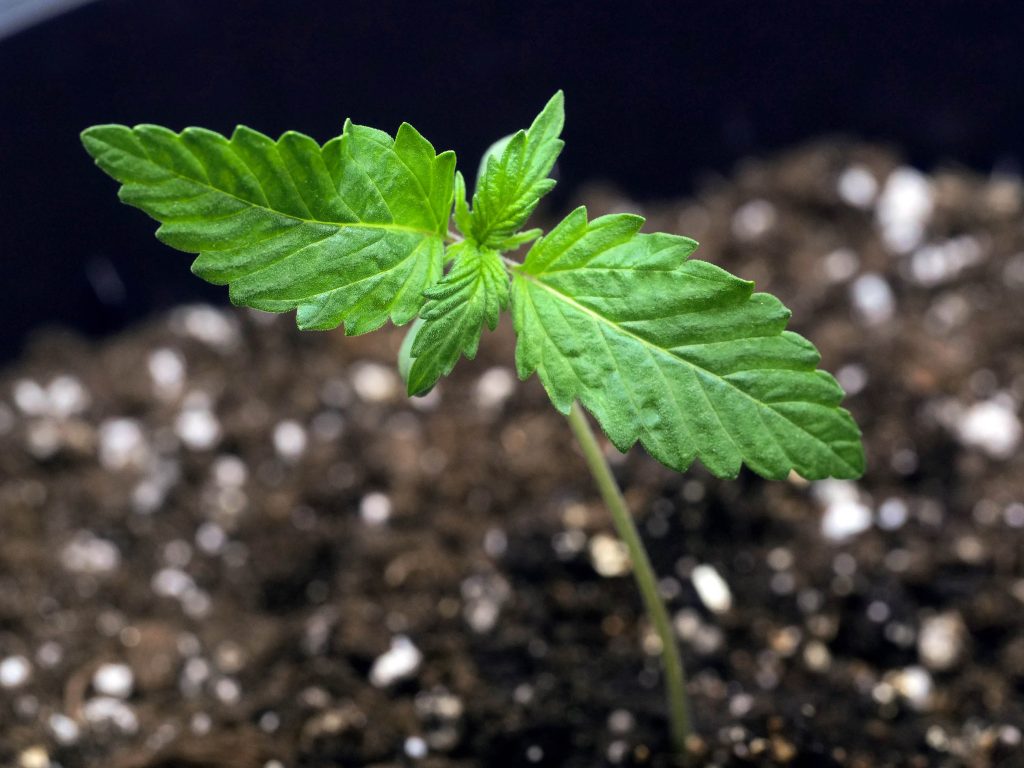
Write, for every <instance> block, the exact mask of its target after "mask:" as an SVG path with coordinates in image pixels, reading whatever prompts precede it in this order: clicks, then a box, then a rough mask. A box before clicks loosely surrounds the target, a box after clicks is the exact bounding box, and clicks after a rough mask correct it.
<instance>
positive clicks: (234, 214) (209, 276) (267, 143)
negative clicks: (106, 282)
mask: <svg viewBox="0 0 1024 768" xmlns="http://www.w3.org/2000/svg"><path fill="white" fill-rule="evenodd" d="M82 142H83V144H84V145H85V148H86V150H87V151H88V152H89V154H91V155H92V156H93V158H94V159H95V160H96V164H97V165H98V166H99V167H100V168H102V169H103V170H104V171H106V172H107V173H108V174H109V175H111V176H113V177H114V178H115V179H116V180H118V181H119V182H121V183H122V184H123V186H122V187H121V190H120V193H119V196H120V198H121V200H122V201H124V202H125V203H128V204H129V205H133V206H136V207H138V208H141V209H142V210H143V211H145V212H146V213H148V214H149V215H150V216H152V217H153V218H154V219H156V220H157V221H159V222H161V226H160V228H159V229H158V230H157V237H158V238H159V239H160V240H162V241H163V242H165V243H167V244H168V245H170V246H173V247H174V248H178V249H179V250H182V251H187V252H189V253H198V254H199V256H198V258H197V259H196V260H195V261H194V262H193V264H192V271H193V272H195V273H196V274H197V275H199V276H200V277H202V278H203V279H205V280H208V281H210V282H211V283H215V284H217V285H224V284H227V285H228V286H229V290H230V296H231V300H232V302H234V303H235V304H239V305H244V306H249V307H255V308H257V309H263V310H267V311H271V312H285V311H288V310H291V309H297V310H298V323H299V326H300V327H302V328H321V329H326V328H333V327H336V326H337V325H339V324H340V323H345V331H346V333H349V334H357V333H365V332H367V331H371V330H373V329H375V328H378V327H380V326H381V325H383V324H384V322H385V321H386V320H387V319H388V318H390V319H392V320H393V321H394V322H395V323H397V324H402V323H405V322H408V321H409V320H411V319H412V318H413V317H415V316H416V313H417V312H418V311H419V309H420V307H421V306H422V305H423V301H424V299H423V291H424V290H426V289H427V288H428V287H430V286H431V285H433V284H434V283H435V282H436V281H437V280H438V279H439V278H440V277H441V270H442V263H443V260H444V239H445V237H446V236H447V231H448V218H449V215H450V213H451V207H452V194H453V183H454V181H453V178H454V168H455V155H454V154H453V153H451V152H445V153H443V154H441V155H436V154H435V152H434V148H433V147H432V146H431V145H430V143H429V142H428V141H427V140H426V139H424V138H423V137H422V136H421V135H420V134H419V133H417V132H416V130H415V129H414V128H413V127H412V126H410V125H408V124H403V125H402V126H401V128H399V130H398V134H397V135H396V137H395V138H394V139H392V138H391V137H390V136H388V135H387V134H386V133H383V132H381V131H378V130H375V129H373V128H367V127H364V126H358V125H353V124H352V123H351V122H346V124H345V130H344V133H343V134H342V136H340V137H339V138H336V139H333V140H332V141H330V142H328V143H327V144H325V145H324V146H323V147H321V146H319V145H318V144H317V143H316V142H315V141H314V140H313V139H311V138H309V137H308V136H304V135H302V134H300V133H294V132H289V133H286V134H284V135H283V136H281V138H280V139H279V140H278V141H276V142H275V141H273V140H272V139H270V138H268V137H267V136H264V135H263V134H261V133H257V132H256V131H253V130H251V129H249V128H245V127H242V126H239V127H238V128H237V129H235V132H234V133H233V134H232V136H231V138H230V139H227V138H225V137H223V136H221V135H220V134H218V133H214V132H213V131H208V130H205V129H202V128H186V129H185V130H184V131H182V132H181V133H180V134H176V133H174V132H172V131H170V130H168V129H167V128H162V127H160V126H156V125H138V126H135V127H134V128H129V127H127V126H123V125H99V126H95V127H93V128H89V129H88V130H86V131H85V132H83V134H82Z"/></svg>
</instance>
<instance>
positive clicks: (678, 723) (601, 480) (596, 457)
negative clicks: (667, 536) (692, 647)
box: [569, 403, 690, 756]
mask: <svg viewBox="0 0 1024 768" xmlns="http://www.w3.org/2000/svg"><path fill="white" fill-rule="evenodd" d="M569 426H570V427H572V431H573V434H574V435H575V436H576V440H577V441H578V442H579V444H580V448H581V449H582V450H583V458H584V459H585V460H586V462H587V467H588V468H589V469H590V473H591V474H592V475H593V476H594V481H595V482H596V483H597V487H598V490H599V491H600V492H601V498H603V499H604V503H605V504H606V505H607V507H608V510H609V511H610V512H611V513H612V520H613V521H614V523H615V530H616V531H617V532H618V534H619V538H621V539H622V541H623V543H624V544H625V545H626V549H627V550H628V551H629V557H630V559H631V560H632V561H633V576H634V577H636V583H637V586H638V587H639V588H640V595H641V597H642V598H643V602H644V607H645V608H646V609H647V616H648V617H649V618H650V620H651V624H652V625H653V626H654V631H655V632H657V634H658V638H659V639H660V640H661V659H662V663H663V665H664V667H665V687H666V689H667V697H668V711H669V724H670V727H671V729H672V743H673V746H674V747H675V749H676V752H677V753H678V754H679V755H681V756H682V755H685V753H686V739H687V737H689V735H690V704H689V700H688V699H687V696H686V677H685V673H684V672H683V659H682V656H681V655H680V654H679V645H678V644H677V643H676V638H675V634H674V633H673V632H672V622H671V621H669V617H668V610H667V609H666V608H665V603H664V602H663V601H662V599H661V595H659V594H658V580H657V578H656V577H655V575H654V569H653V568H652V567H651V560H650V558H649V557H648V556H647V550H646V549H645V548H644V544H643V542H642V541H641V540H640V534H639V532H638V531H637V529H636V524H635V523H634V522H633V516H632V515H630V513H629V509H628V508H627V507H626V500H625V499H624V498H623V497H622V491H621V490H620V489H619V486H618V484H617V483H616V482H615V477H614V476H613V475H612V471H611V467H609V466H608V462H607V461H606V460H605V457H604V453H603V452H602V451H601V446H600V445H599V444H598V442H597V438H596V437H595V436H594V431H593V430H592V429H591V427H590V422H588V421H587V417H586V414H584V412H583V409H582V408H581V407H580V404H579V403H573V404H572V409H571V410H570V411H569Z"/></svg>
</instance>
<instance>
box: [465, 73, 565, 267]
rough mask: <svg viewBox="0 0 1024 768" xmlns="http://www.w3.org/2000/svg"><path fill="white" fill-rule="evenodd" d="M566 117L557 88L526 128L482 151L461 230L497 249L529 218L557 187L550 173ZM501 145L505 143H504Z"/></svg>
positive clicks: (560, 149)
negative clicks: (467, 217) (469, 211)
mask: <svg viewBox="0 0 1024 768" xmlns="http://www.w3.org/2000/svg"><path fill="white" fill-rule="evenodd" d="M564 122H565V111H564V99H563V96H562V92H561V91H559V92H558V93H556V94H555V95H554V96H553V97H551V100H550V101H549V102H548V103H547V106H545V107H544V109H543V111H541V113H540V114H539V115H538V116H537V118H536V119H535V120H534V121H533V124H532V125H531V126H530V127H529V128H528V129H527V130H525V131H519V132H518V133H515V134H513V135H512V136H510V137H506V138H504V139H502V140H501V141H500V142H498V143H497V144H496V145H495V146H494V147H493V151H491V152H489V156H488V155H485V156H484V161H483V162H482V164H481V165H482V168H481V172H480V175H479V177H478V178H477V184H476V190H475V191H474V193H473V210H472V214H471V221H470V222H469V224H468V226H466V227H464V228H463V227H460V231H462V232H463V234H465V235H467V236H469V237H471V238H472V239H474V240H476V242H478V243H480V244H481V245H484V246H486V247H489V248H498V247H499V245H500V244H501V243H502V241H505V240H507V239H508V238H510V237H511V236H512V235H513V234H514V233H515V232H516V230H517V229H519V227H521V226H522V225H523V224H524V223H525V222H526V220H527V218H529V216H530V214H531V213H533V210H534V209H535V208H536V207H537V203H539V202H540V199H541V198H542V197H543V196H544V195H546V194H547V193H548V192H550V191H551V188H552V187H554V186H555V180H554V179H551V178H548V174H549V173H551V169H552V168H553V167H554V165H555V160H557V159H558V155H559V153H560V152H561V151H562V146H563V145H564V142H563V141H562V140H561V139H560V138H558V136H559V134H560V133H561V132H562V125H563V123H564ZM502 145H504V146H502Z"/></svg>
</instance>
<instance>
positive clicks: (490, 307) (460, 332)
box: [406, 241, 509, 395]
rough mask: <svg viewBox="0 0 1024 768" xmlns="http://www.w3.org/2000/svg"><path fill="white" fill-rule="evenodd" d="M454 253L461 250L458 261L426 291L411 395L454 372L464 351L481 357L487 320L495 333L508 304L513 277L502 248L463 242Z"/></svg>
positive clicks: (469, 356)
mask: <svg viewBox="0 0 1024 768" xmlns="http://www.w3.org/2000/svg"><path fill="white" fill-rule="evenodd" d="M449 252H450V253H452V252H454V253H455V264H454V265H453V266H452V268H451V270H450V271H449V272H448V274H447V275H445V276H444V278H442V280H441V282H439V283H438V284H437V285H435V286H434V287H433V288H431V289H430V290H428V291H427V292H426V296H427V299H428V300H427V303H426V304H425V305H424V307H423V309H422V310H421V311H420V321H422V325H421V326H420V327H419V328H418V329H416V333H415V338H414V340H413V341H412V347H411V349H410V351H409V355H410V356H411V357H412V365H411V366H410V368H409V372H408V375H407V376H406V382H407V386H408V390H409V394H410V395H421V394H424V393H426V392H428V391H429V390H430V389H431V388H432V387H433V386H434V384H436V383H437V380H438V379H439V378H440V377H441V376H447V375H448V374H449V373H451V371H452V368H454V367H455V363H457V362H458V360H459V356H460V355H465V357H466V358H467V359H469V360H472V359H473V358H474V357H476V352H477V347H478V346H479V344H480V333H481V331H482V330H483V325H484V323H487V327H488V328H490V329H491V330H492V331H493V330H494V329H495V327H496V326H497V325H498V317H499V316H500V314H501V310H503V309H505V308H507V307H508V302H509V286H508V275H507V274H506V273H505V268H504V266H503V265H502V263H501V257H500V256H499V255H498V253H497V252H496V251H491V250H488V249H486V248H480V247H479V246H477V245H475V244H474V243H470V242H468V241H463V242H462V243H460V244H459V245H456V246H453V247H452V248H451V249H450V250H449ZM420 321H417V322H420ZM410 335H411V334H410Z"/></svg>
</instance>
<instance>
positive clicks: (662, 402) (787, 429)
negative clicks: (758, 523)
mask: <svg viewBox="0 0 1024 768" xmlns="http://www.w3.org/2000/svg"><path fill="white" fill-rule="evenodd" d="M642 223H643V219H641V218H640V217H638V216H630V215H621V214H620V215H612V216H603V217H601V218H599V219H595V220H594V221H592V222H590V223H588V222H587V215H586V210H585V209H583V208H579V209H577V210H576V211H574V212H573V213H571V214H570V215H569V216H568V217H567V218H566V219H565V220H564V221H563V222H562V223H561V224H559V225H558V227H556V228H555V229H554V230H552V232H551V233H550V234H548V235H547V236H546V237H544V238H543V239H541V240H539V241H538V242H537V243H535V244H534V246H533V248H532V249H531V250H530V252H529V254H527V257H526V260H525V262H524V264H523V266H522V267H521V268H519V269H517V270H516V272H515V274H514V278H513V287H512V312H513V319H514V323H515V328H516V332H517V334H518V336H519V339H518V344H517V347H516V366H517V368H518V371H519V375H520V377H522V378H524V379H525V378H527V377H528V376H529V375H530V374H531V373H533V372H535V371H536V372H537V373H538V375H539V376H540V379H541V382H542V383H543V385H544V387H545V389H546V390H547V392H548V395H549V396H550V397H551V400H552V402H554V404H555V405H556V407H558V409H559V410H561V411H563V412H565V413H567V412H568V411H569V407H570V405H571V404H572V402H573V400H575V399H579V400H580V401H581V402H582V403H583V405H584V406H585V407H586V408H587V409H588V410H589V411H590V412H591V413H592V414H593V415H594V416H595V417H596V418H597V420H598V422H599V423H600V424H601V426H602V427H603V429H604V431H605V433H606V434H607V435H608V437H609V438H610V439H611V441H612V442H613V443H614V444H615V446H616V447H617V448H619V449H620V450H623V451H625V450H626V449H628V448H629V446H630V445H632V444H633V443H634V442H636V441H637V440H639V441H640V442H641V443H642V444H643V445H644V447H645V448H646V449H647V450H648V452H649V453H650V454H651V455H652V456H654V457H655V458H656V459H658V460H659V461H661V462H662V463H663V464H666V465H667V466H669V467H671V468H672V469H675V470H678V471H683V470H685V469H686V468H687V467H688V466H689V465H690V464H691V462H692V461H693V460H694V459H695V458H699V459H700V460H701V462H703V463H704V465H705V466H706V467H707V468H708V469H709V470H710V471H711V472H712V473H714V474H715V475H718V476H720V477H735V476H736V474H737V473H738V472H739V469H740V465H741V463H746V464H747V466H749V467H750V468H751V469H752V470H754V471H755V472H757V473H758V474H760V475H763V476H764V477H768V478H775V479H781V478H784V477H786V476H787V474H788V473H789V471H790V470H791V469H794V470H796V472H797V473H799V474H800V475H801V476H803V477H804V478H807V479H817V478H822V477H827V476H833V477H841V478H852V477H857V476H859V475H860V474H861V473H862V472H863V469H864V455H863V449H862V447H861V443H860V432H859V430H858V429H857V426H856V424H855V423H854V422H853V419H852V418H851V417H850V414H849V413H847V412H846V411H845V410H843V409H842V408H840V407H839V403H840V401H841V400H842V397H843V392H842V390H841V389H840V387H839V385H838V384H837V383H836V382H835V380H834V379H833V378H832V377H831V376H830V375H829V374H827V373H825V372H824V371H819V370H815V369H816V366H817V364H818V362H819V355H818V353H817V350H815V348H814V347H813V345H811V343H810V342H808V341H807V340H805V339H803V338H802V337H800V336H798V335H796V334H795V333H792V332H789V331H786V330H785V326H786V323H787V321H788V319H789V315H790V313H789V310H787V309H786V308H785V307H784V306H782V304H781V303H780V302H779V301H778V299H776V298H774V297H773V296H770V295H768V294H764V293H753V284H752V283H749V282H747V281H744V280H740V279H739V278H736V277H734V276H732V275H730V274H729V273H728V272H725V271H724V270H722V269H719V268H718V267H715V266H713V265H711V264H708V263H707V262H703V261H697V260H688V258H687V257H688V256H689V255H690V254H691V253H692V252H693V250H694V249H695V248H696V246H697V244H696V243H695V242H694V241H692V240H689V239H687V238H685V237H678V236H674V235H667V234H650V235H641V234H637V233H638V230H639V229H640V226H641V224H642Z"/></svg>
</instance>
